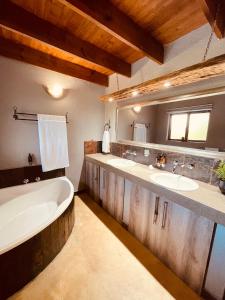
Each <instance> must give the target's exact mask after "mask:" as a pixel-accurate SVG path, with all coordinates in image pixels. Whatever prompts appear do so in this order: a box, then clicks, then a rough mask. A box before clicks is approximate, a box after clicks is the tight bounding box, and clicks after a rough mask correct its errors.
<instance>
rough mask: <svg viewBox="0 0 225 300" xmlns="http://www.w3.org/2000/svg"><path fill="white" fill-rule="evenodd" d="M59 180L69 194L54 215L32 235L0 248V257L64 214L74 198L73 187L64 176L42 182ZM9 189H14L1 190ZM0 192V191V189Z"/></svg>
mask: <svg viewBox="0 0 225 300" xmlns="http://www.w3.org/2000/svg"><path fill="white" fill-rule="evenodd" d="M59 180H63V181H66V182H67V183H68V184H69V187H70V192H69V196H68V197H67V198H65V199H64V200H63V201H62V203H61V204H60V205H59V207H58V209H57V210H56V213H55V214H54V215H53V216H52V218H50V219H49V220H47V221H46V222H43V223H42V224H41V225H40V226H38V227H37V229H36V230H35V231H32V233H30V234H27V235H24V236H22V237H21V238H20V239H16V240H15V241H13V242H12V243H9V244H7V245H6V246H5V247H3V248H0V255H2V254H4V253H6V252H8V251H10V250H12V249H13V248H16V247H17V246H19V245H21V244H23V243H24V242H26V241H28V240H29V239H31V238H32V237H34V236H35V235H37V234H39V233H40V232H41V231H42V230H44V229H45V228H47V227H48V226H49V225H50V224H52V223H53V222H54V221H55V220H57V219H58V218H59V217H60V216H61V215H62V214H63V213H64V211H65V210H66V209H67V208H68V206H69V205H70V203H71V202H72V200H73V198H74V186H73V184H72V183H71V181H70V180H69V179H68V178H67V177H66V176H60V177H56V178H51V179H47V180H43V181H44V182H45V183H47V182H49V183H51V182H56V181H59ZM43 181H40V182H32V183H28V185H37V184H39V183H43ZM21 186H24V185H19V186H16V187H17V188H20V187H21ZM10 188H15V186H12V187H7V188H3V189H10ZM0 191H1V189H0Z"/></svg>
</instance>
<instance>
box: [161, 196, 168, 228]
mask: <svg viewBox="0 0 225 300" xmlns="http://www.w3.org/2000/svg"><path fill="white" fill-rule="evenodd" d="M167 208H168V202H166V201H165V202H164V204H163V218H162V226H161V228H162V229H164V228H165V226H166V217H167Z"/></svg>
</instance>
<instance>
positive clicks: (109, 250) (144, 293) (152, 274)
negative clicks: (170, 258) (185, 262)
mask: <svg viewBox="0 0 225 300" xmlns="http://www.w3.org/2000/svg"><path fill="white" fill-rule="evenodd" d="M81 198H82V199H83V200H82V199H81ZM75 218H76V221H75V226H74V229H73V232H72V234H71V236H70V238H69V240H68V241H67V243H66V245H65V246H64V248H63V249H62V251H61V252H60V253H59V255H58V256H57V257H56V258H55V259H54V260H53V261H52V263H51V264H50V265H49V266H48V267H47V268H46V269H45V270H44V271H43V272H42V273H41V274H39V276H37V277H36V278H35V279H34V280H33V281H32V282H30V283H29V284H28V285H27V286H25V287H24V288H23V289H22V290H21V291H19V292H18V293H16V294H15V295H13V296H12V297H11V298H10V299H11V300H53V299H54V300H64V299H65V300H108V299H109V300H111V299H113V300H124V299H126V300H139V299H140V300H147V299H148V300H150V299H152V300H158V299H159V300H164V299H165V300H166V299H182V300H185V299H188V300H192V299H199V297H198V296H197V295H196V294H195V293H194V292H192V291H191V290H190V289H189V288H188V287H187V286H186V285H185V284H184V283H183V282H182V281H180V280H179V279H178V278H177V277H176V276H175V275H174V274H173V273H172V272H170V271H169V270H168V269H167V268H166V267H165V266H164V265H163V264H161V262H160V261H159V260H158V259H156V258H155V257H154V256H153V255H151V253H150V252H149V251H148V250H147V249H146V248H145V247H143V246H142V245H141V244H140V243H139V242H138V241H136V240H135V239H134V238H133V237H132V236H131V235H130V234H129V233H128V232H127V231H126V230H125V229H124V228H122V227H121V226H120V225H119V224H118V223H117V222H115V221H114V220H113V219H112V218H111V217H110V216H109V215H108V214H107V213H105V212H104V211H103V210H102V209H101V208H100V207H99V206H98V205H97V204H95V203H94V202H93V201H92V200H91V199H90V198H88V197H87V196H86V195H83V196H81V197H76V198H75Z"/></svg>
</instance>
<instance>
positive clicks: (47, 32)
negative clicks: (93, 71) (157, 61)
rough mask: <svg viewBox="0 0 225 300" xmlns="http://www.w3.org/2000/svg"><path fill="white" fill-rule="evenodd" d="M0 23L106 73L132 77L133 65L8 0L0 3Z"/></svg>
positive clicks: (2, 0)
mask: <svg viewBox="0 0 225 300" xmlns="http://www.w3.org/2000/svg"><path fill="white" fill-rule="evenodd" d="M0 24H1V25H3V26H5V27H7V28H8V29H10V30H15V31H17V32H19V33H21V34H23V35H27V36H29V37H31V38H34V39H36V40H38V41H40V42H44V43H46V44H48V45H50V46H53V47H56V48H58V49H60V50H63V51H66V52H68V53H69V54H72V55H74V56H76V57H79V58H81V59H84V60H85V61H88V62H91V63H93V64H95V65H98V66H101V67H104V68H105V69H107V70H111V71H113V72H116V73H119V74H122V75H125V76H128V77H130V76H131V65H130V64H128V63H126V62H124V61H123V60H121V59H119V58H118V57H116V56H114V55H112V54H110V53H108V52H106V51H104V50H102V49H100V48H98V47H96V46H95V45H92V44H90V43H88V42H86V41H84V40H81V39H79V38H77V37H75V36H74V35H72V34H70V33H68V32H66V31H64V30H62V29H60V28H57V27H56V26H54V25H53V24H51V23H49V22H47V21H45V20H43V19H41V18H39V17H37V16H35V15H33V14H31V13H29V12H28V11H26V10H25V9H23V8H21V7H19V6H17V5H16V4H13V3H11V2H10V1H8V0H1V1H0Z"/></svg>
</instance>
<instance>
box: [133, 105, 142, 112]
mask: <svg viewBox="0 0 225 300" xmlns="http://www.w3.org/2000/svg"><path fill="white" fill-rule="evenodd" d="M133 111H134V112H136V113H137V114H139V112H140V111H141V105H135V106H134V107H133Z"/></svg>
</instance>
